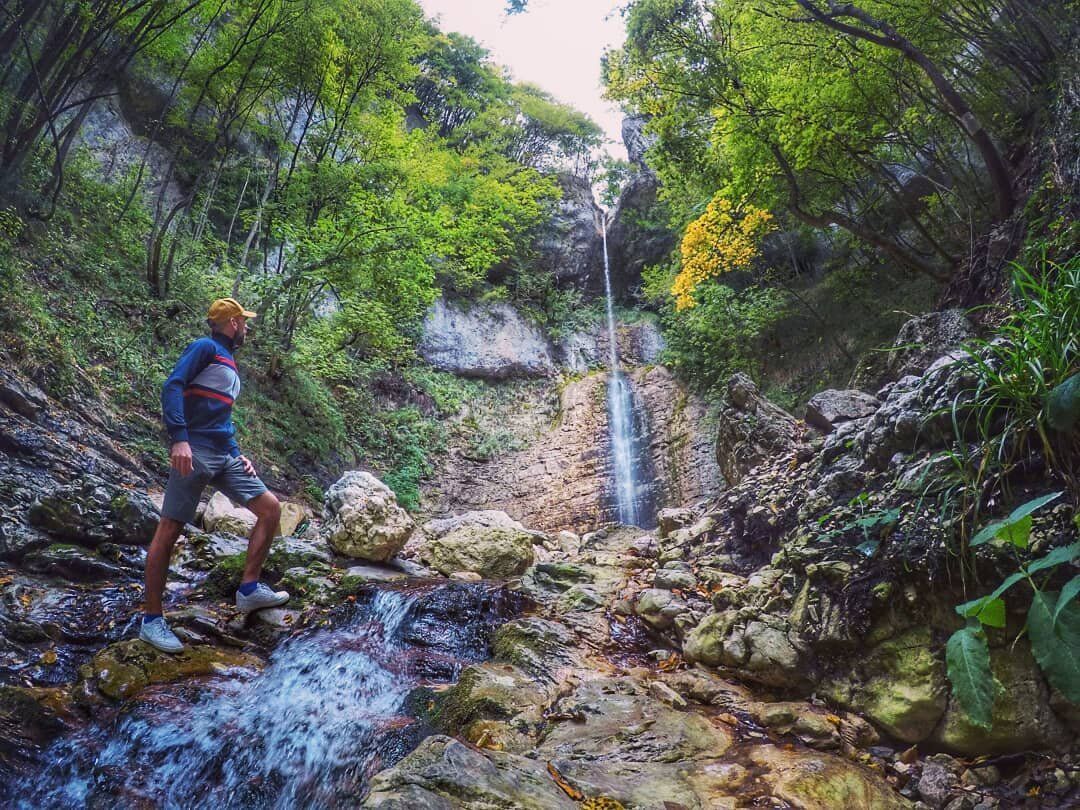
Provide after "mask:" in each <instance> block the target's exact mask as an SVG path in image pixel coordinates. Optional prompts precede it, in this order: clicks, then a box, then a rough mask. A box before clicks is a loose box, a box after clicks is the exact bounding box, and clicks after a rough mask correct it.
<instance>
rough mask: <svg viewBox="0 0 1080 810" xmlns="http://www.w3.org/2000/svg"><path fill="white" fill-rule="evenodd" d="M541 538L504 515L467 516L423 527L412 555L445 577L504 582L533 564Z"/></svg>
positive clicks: (431, 522) (486, 513) (487, 511)
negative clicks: (468, 576) (476, 576)
mask: <svg viewBox="0 0 1080 810" xmlns="http://www.w3.org/2000/svg"><path fill="white" fill-rule="evenodd" d="M542 537H543V535H540V534H539V533H537V532H531V531H529V530H528V529H526V528H525V527H524V526H522V525H521V524H520V523H518V522H517V521H516V520H513V519H512V518H511V517H510V516H509V515H507V514H506V513H505V512H499V511H494V510H486V511H479V512H466V513H464V514H461V515H454V516H453V517H449V518H443V519H439V520H432V521H429V522H428V523H426V524H424V527H423V531H422V538H421V539H420V540H419V542H418V543H417V544H416V546H415V554H416V556H417V557H419V558H420V561H421V562H423V563H424V564H425V565H427V566H428V567H430V568H433V569H435V570H436V571H438V572H439V573H441V574H445V575H447V576H449V575H450V574H453V573H455V572H458V571H472V572H473V573H476V574H479V575H480V576H482V577H492V578H506V577H513V576H517V575H519V574H522V573H524V571H525V569H526V568H528V567H529V566H530V565H532V564H533V561H534V559H535V556H534V552H533V543H535V542H538V541H539V540H540V539H541V538H542Z"/></svg>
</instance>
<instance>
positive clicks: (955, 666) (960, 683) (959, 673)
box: [945, 625, 996, 729]
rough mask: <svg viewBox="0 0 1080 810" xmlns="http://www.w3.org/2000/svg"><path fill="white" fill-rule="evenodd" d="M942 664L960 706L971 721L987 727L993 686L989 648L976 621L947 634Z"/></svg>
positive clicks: (992, 698) (990, 718) (991, 705)
mask: <svg viewBox="0 0 1080 810" xmlns="http://www.w3.org/2000/svg"><path fill="white" fill-rule="evenodd" d="M945 664H946V665H947V666H948V672H949V681H950V682H951V683H952V687H953V694H954V695H955V696H956V699H957V701H959V703H960V708H962V709H963V710H964V713H965V714H966V715H967V716H968V718H969V719H970V720H971V722H972V723H974V724H975V725H977V726H981V727H982V728H985V729H989V728H990V725H991V723H992V716H993V715H992V712H993V708H994V692H995V691H996V687H995V684H994V675H993V673H992V672H990V649H989V648H988V647H987V646H986V636H985V635H983V632H982V630H981V629H980V628H979V627H978V625H974V626H973V625H968V626H967V627H964V628H962V629H960V630H957V631H956V632H955V633H953V634H952V636H950V637H949V641H948V643H947V644H946V645H945Z"/></svg>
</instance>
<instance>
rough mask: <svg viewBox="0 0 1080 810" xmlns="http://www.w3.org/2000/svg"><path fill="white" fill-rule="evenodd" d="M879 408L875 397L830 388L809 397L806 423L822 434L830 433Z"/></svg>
mask: <svg viewBox="0 0 1080 810" xmlns="http://www.w3.org/2000/svg"><path fill="white" fill-rule="evenodd" d="M880 407H881V402H879V401H878V399H877V397H874V396H871V395H870V394H867V393H864V392H862V391H854V390H847V391H839V390H836V389H834V388H830V389H829V390H827V391H821V392H820V393H817V394H814V396H812V397H810V401H809V402H808V403H807V404H806V421H807V423H808V424H811V425H813V426H814V427H816V428H817V429H818V430H820V431H821V432H822V433H832V432H833V431H834V430H836V427H837V426H838V425H841V424H843V423H845V422H854V421H858V420H860V419H865V418H866V417H868V416H871V415H873V413H874V412H875V411H876V410H877V409H878V408H880Z"/></svg>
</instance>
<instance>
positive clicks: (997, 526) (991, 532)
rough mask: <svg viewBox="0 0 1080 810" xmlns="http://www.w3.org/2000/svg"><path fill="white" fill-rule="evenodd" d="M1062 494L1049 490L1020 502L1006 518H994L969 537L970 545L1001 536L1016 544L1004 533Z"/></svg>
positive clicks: (1025, 541)
mask: <svg viewBox="0 0 1080 810" xmlns="http://www.w3.org/2000/svg"><path fill="white" fill-rule="evenodd" d="M1063 494H1064V493H1062V492H1051V493H1050V494H1049V495H1043V496H1042V497H1040V498H1033V499H1032V500H1030V501H1028V502H1026V503H1022V504H1020V505H1019V506H1018V507H1016V508H1015V509H1014V510H1012V512H1011V513H1010V514H1009V516H1008V517H1007V518H1005V519H1003V520H995V521H994V522H993V523H991V524H989V525H988V526H985V527H984V528H983V530H982V531H980V532H979V533H978V534H976V535H975V536H974V537H973V538H971V545H973V546H981V545H982V544H983V543H986V542H988V541H990V540H992V539H993V538H995V537H1002V539H1004V540H1008V541H1009V542H1012V543H1013V544H1014V545H1018V544H1017V543H1016V542H1015V539H1014V538H1013V537H1012V536H1009V535H1007V534H1006V533H1007V532H1009V531H1010V529H1011V528H1012V527H1015V526H1017V525H1018V524H1021V523H1022V521H1023V520H1024V518H1026V517H1027V516H1028V515H1030V514H1031V513H1032V512H1034V511H1036V510H1037V509H1041V508H1042V507H1044V506H1046V504H1048V503H1050V501H1052V500H1054V499H1055V498H1060V497H1061V496H1062V495H1063ZM1027 527H1028V531H1029V532H1030V530H1031V524H1030V523H1028V524H1027ZM1026 545H1027V536H1026V535H1025V536H1024V546H1026ZM1022 547H1023V546H1022Z"/></svg>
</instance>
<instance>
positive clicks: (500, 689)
mask: <svg viewBox="0 0 1080 810" xmlns="http://www.w3.org/2000/svg"><path fill="white" fill-rule="evenodd" d="M554 694H555V690H554V688H553V686H552V685H551V684H550V683H542V682H538V681H535V680H533V679H532V678H531V677H529V676H528V675H527V674H526V673H525V672H524V671H523V670H521V669H519V668H518V667H515V666H513V665H511V664H501V663H495V662H488V663H484V664H477V665H475V666H471V667H468V668H466V669H465V670H464V671H463V672H462V673H461V677H460V678H459V679H458V682H457V683H456V684H454V686H452V687H451V688H450V689H447V690H446V691H445V692H443V693H442V694H440V695H438V696H437V697H436V698H435V708H434V709H432V710H431V719H432V722H434V723H435V724H436V725H437V726H438V727H439V728H441V729H442V730H444V731H446V732H447V733H448V734H459V733H461V732H462V731H464V730H465V729H467V728H468V726H469V725H470V724H472V723H473V722H474V721H477V720H506V719H509V718H512V717H516V716H517V715H520V714H522V713H526V714H527V715H528V717H527V718H526V722H529V723H537V722H539V721H540V719H541V712H542V709H543V707H545V706H547V704H548V703H550V701H551V699H552V698H553V697H554Z"/></svg>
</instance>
